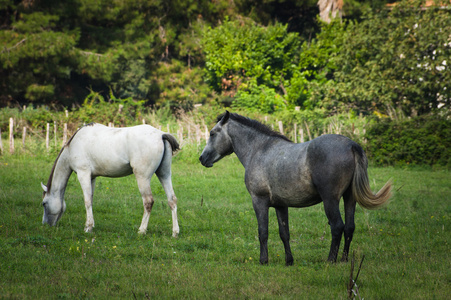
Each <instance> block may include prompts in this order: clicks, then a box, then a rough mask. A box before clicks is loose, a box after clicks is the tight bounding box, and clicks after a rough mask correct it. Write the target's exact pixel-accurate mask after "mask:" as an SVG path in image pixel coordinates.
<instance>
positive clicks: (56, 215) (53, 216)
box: [41, 182, 66, 226]
mask: <svg viewBox="0 0 451 300" xmlns="http://www.w3.org/2000/svg"><path fill="white" fill-rule="evenodd" d="M41 186H42V189H43V190H44V200H42V206H43V207H44V216H43V217H42V224H45V223H47V224H49V225H50V226H54V225H55V224H56V222H58V220H59V219H60V218H61V216H62V215H63V213H64V212H65V211H66V202H65V201H64V199H62V198H61V196H57V195H54V194H53V193H50V191H49V190H48V188H47V187H46V186H45V185H44V184H43V183H42V182H41Z"/></svg>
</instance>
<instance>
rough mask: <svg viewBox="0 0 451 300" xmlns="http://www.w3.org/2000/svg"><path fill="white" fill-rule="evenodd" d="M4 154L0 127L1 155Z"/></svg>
mask: <svg viewBox="0 0 451 300" xmlns="http://www.w3.org/2000/svg"><path fill="white" fill-rule="evenodd" d="M1 154H3V141H2V129H1V128H0V155H1Z"/></svg>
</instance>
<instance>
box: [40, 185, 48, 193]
mask: <svg viewBox="0 0 451 300" xmlns="http://www.w3.org/2000/svg"><path fill="white" fill-rule="evenodd" d="M41 187H42V189H43V190H44V192H46V193H47V187H46V186H45V185H44V184H43V183H42V182H41Z"/></svg>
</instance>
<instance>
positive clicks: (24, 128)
mask: <svg viewBox="0 0 451 300" xmlns="http://www.w3.org/2000/svg"><path fill="white" fill-rule="evenodd" d="M26 136H27V127H26V126H24V127H23V133H22V148H25V138H26Z"/></svg>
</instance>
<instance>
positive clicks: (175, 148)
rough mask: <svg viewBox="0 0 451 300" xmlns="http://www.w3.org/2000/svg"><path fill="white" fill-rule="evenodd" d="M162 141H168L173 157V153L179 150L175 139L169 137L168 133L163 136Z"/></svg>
mask: <svg viewBox="0 0 451 300" xmlns="http://www.w3.org/2000/svg"><path fill="white" fill-rule="evenodd" d="M163 141H168V142H169V144H170V145H171V149H172V155H174V153H175V152H176V151H178V150H180V145H179V143H178V142H177V140H176V139H175V137H173V136H172V135H170V134H169V133H165V134H163Z"/></svg>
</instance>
